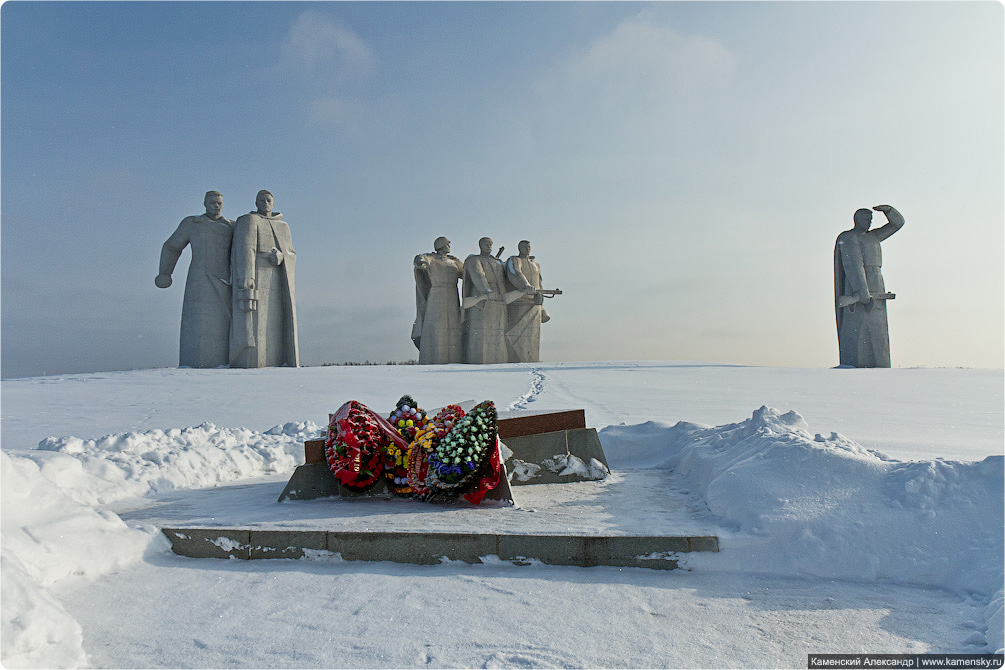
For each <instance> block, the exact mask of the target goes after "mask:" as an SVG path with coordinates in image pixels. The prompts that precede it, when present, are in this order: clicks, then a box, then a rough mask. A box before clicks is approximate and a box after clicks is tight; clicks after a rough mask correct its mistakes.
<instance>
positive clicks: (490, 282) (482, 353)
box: [461, 237, 507, 364]
mask: <svg viewBox="0 0 1005 670" xmlns="http://www.w3.org/2000/svg"><path fill="white" fill-rule="evenodd" d="M478 250H479V253H478V254H472V255H470V256H468V257H467V258H466V259H465V260H464V281H463V283H462V289H461V311H462V316H461V321H462V322H463V328H462V332H463V340H464V362H465V363H475V364H478V363H505V362H507V354H506V303H505V302H504V301H503V300H504V296H505V293H506V284H505V276H504V271H503V263H502V261H500V260H499V259H498V258H496V257H495V256H493V255H492V238H489V237H483V238H482V239H480V240H478ZM500 251H501V250H500Z"/></svg>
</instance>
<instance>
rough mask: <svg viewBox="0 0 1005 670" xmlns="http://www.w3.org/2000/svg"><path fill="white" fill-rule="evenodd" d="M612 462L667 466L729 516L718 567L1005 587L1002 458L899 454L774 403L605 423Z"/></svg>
mask: <svg viewBox="0 0 1005 670" xmlns="http://www.w3.org/2000/svg"><path fill="white" fill-rule="evenodd" d="M600 436H601V441H602V442H603V444H604V450H605V452H606V453H607V455H608V459H609V461H610V462H611V464H612V467H640V466H648V467H663V468H668V469H671V470H672V471H673V472H672V474H671V475H668V476H672V477H676V478H683V479H684V480H686V482H687V483H686V486H687V487H689V488H690V489H691V490H692V491H694V492H696V493H697V494H698V495H700V496H701V498H702V499H703V501H704V503H705V504H706V505H707V507H708V509H709V510H710V511H711V513H712V514H713V515H715V516H716V517H718V518H719V519H720V520H721V521H722V522H723V525H724V526H726V527H728V528H734V529H736V531H735V534H734V535H733V536H732V537H728V536H727V537H724V538H723V542H722V544H723V551H722V552H721V553H720V554H716V555H715V556H707V557H706V556H702V557H697V558H695V559H694V560H695V561H698V562H700V563H701V564H702V565H703V566H705V567H707V568H709V569H729V570H733V569H736V570H745V571H755V572H765V573H774V574H795V575H800V574H802V575H810V576H816V577H824V578H831V579H850V580H890V581H894V582H902V583H914V584H923V585H928V586H936V587H940V588H946V589H950V590H954V591H960V592H966V593H980V594H983V595H984V596H985V597H987V598H990V597H991V596H992V595H993V594H995V593H996V592H997V591H999V590H1000V589H1001V588H1002V582H1003V570H1002V564H1001V547H1002V544H1003V528H1005V520H1003V511H1002V505H1001V501H1002V499H1003V465H1005V461H1003V458H1002V457H1001V456H991V457H988V458H987V459H985V460H983V461H979V462H954V461H943V460H937V461H911V462H902V461H896V460H893V459H891V458H889V457H887V456H885V455H884V454H882V453H880V452H878V451H876V450H872V449H867V448H865V447H863V446H862V445H859V444H857V443H855V442H853V441H852V440H849V439H848V438H846V437H843V436H841V435H839V434H837V433H831V434H830V435H829V436H827V437H824V436H823V435H820V434H816V435H814V434H811V433H810V432H809V430H808V426H807V425H806V422H805V421H804V420H803V418H802V417H801V416H800V415H799V414H797V413H796V412H786V413H781V412H779V411H778V410H776V409H772V408H770V407H761V408H760V409H758V410H756V411H755V412H754V413H753V415H752V416H751V418H750V419H748V420H746V421H743V422H740V423H735V424H728V425H724V426H717V427H712V428H710V427H704V426H699V425H696V424H690V423H684V422H681V423H678V424H676V425H670V424H666V423H659V422H648V423H645V424H641V425H638V426H611V427H608V428H605V429H604V430H602V431H601V433H600Z"/></svg>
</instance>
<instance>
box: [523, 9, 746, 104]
mask: <svg viewBox="0 0 1005 670" xmlns="http://www.w3.org/2000/svg"><path fill="white" fill-rule="evenodd" d="M734 67H735V58H734V56H733V55H732V53H731V52H730V51H729V49H727V48H726V47H725V46H723V45H722V44H721V43H719V42H717V41H716V40H714V39H711V38H709V37H705V36H702V35H685V34H682V33H680V32H678V31H677V30H674V29H673V28H671V27H669V26H666V25H661V24H659V23H655V22H653V21H650V20H648V19H647V18H646V16H645V14H639V15H636V16H633V17H629V18H628V19H626V20H624V21H623V22H621V23H620V24H619V25H618V26H617V27H616V28H615V29H614V30H613V31H611V32H610V33H609V34H607V35H604V36H602V37H600V38H598V39H597V40H595V41H594V42H593V43H591V44H590V45H588V46H587V47H586V48H585V49H582V50H580V51H577V52H576V53H574V54H572V55H571V56H570V57H569V58H568V59H566V60H565V61H563V62H561V63H559V64H558V65H557V66H556V67H554V68H552V69H551V70H550V71H549V72H547V73H546V74H545V76H544V77H543V78H542V79H541V80H540V81H539V82H538V84H537V86H536V89H535V94H536V97H537V98H538V99H539V102H540V104H541V106H542V107H543V108H544V110H543V111H545V112H546V113H551V114H555V115H558V116H561V117H565V118H568V117H570V116H572V117H575V116H578V115H581V114H585V113H588V112H589V111H590V110H594V111H596V112H608V113H611V114H612V119H611V120H614V118H613V117H618V120H620V121H626V122H627V121H632V120H633V118H634V117H640V116H641V117H642V118H652V114H653V112H664V113H665V112H668V111H674V110H679V109H680V108H681V107H682V106H683V107H686V108H688V109H692V108H693V107H694V105H695V104H698V105H699V106H701V101H702V100H704V99H705V98H707V97H709V96H711V95H714V94H717V93H718V92H720V91H722V90H723V89H724V88H725V87H726V86H727V85H728V84H729V83H730V81H731V79H732V74H733V70H734Z"/></svg>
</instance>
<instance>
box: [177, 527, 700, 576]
mask: <svg viewBox="0 0 1005 670" xmlns="http://www.w3.org/2000/svg"><path fill="white" fill-rule="evenodd" d="M162 530H163V533H164V535H166V536H167V537H168V539H169V540H171V548H172V550H173V551H174V552H175V553H176V554H180V555H182V556H191V557H194V558H237V559H244V560H251V559H263V558H303V557H305V556H312V557H320V556H324V555H328V556H331V557H334V558H340V559H342V560H347V561H393V562H396V563H416V564H437V563H441V562H444V561H463V562H465V563H483V562H486V561H487V560H492V559H493V558H494V559H498V560H502V561H509V562H512V563H517V564H526V565H529V564H532V563H535V562H538V563H544V564H548V565H575V566H582V567H594V566H598V565H606V566H615V567H634V568H655V569H659V570H672V569H674V568H676V567H678V559H679V557H680V554H683V553H688V552H692V551H718V550H719V541H718V538H716V537H714V536H712V537H709V536H704V537H664V536H625V535H620V536H600V535H593V536H576V535H521V534H512V533H510V534H493V533H444V532H439V533H428V532H380V531H371V532H336V531H303V530H294V531H290V530H259V529H247V528H245V529H236V528H164V529H162Z"/></svg>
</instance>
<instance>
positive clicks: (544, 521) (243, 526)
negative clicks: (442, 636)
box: [107, 468, 721, 569]
mask: <svg viewBox="0 0 1005 670" xmlns="http://www.w3.org/2000/svg"><path fill="white" fill-rule="evenodd" d="M670 477H671V474H670V473H669V472H668V471H665V470H659V469H653V468H645V469H639V470H618V471H615V472H613V473H612V474H611V475H610V476H608V477H607V478H605V479H604V480H602V481H585V482H570V483H557V484H540V485H534V484H530V485H525V486H521V487H519V494H520V495H519V498H518V503H517V504H516V505H509V504H504V503H501V502H498V501H483V502H482V504H481V505H478V506H474V505H470V504H468V503H464V502H454V503H452V504H451V503H446V502H440V503H423V502H419V501H417V500H410V499H406V498H388V499H385V498H375V497H355V498H339V497H328V498H317V499H312V500H285V501H283V502H277V501H276V498H277V496H278V494H279V492H280V491H281V490H282V489H283V487H284V485H285V484H286V482H287V480H288V478H289V475H288V474H286V473H276V474H274V475H269V476H266V477H262V478H260V479H257V480H251V481H243V482H240V483H235V484H230V485H223V486H215V487H211V488H205V489H185V490H175V491H163V492H160V493H156V494H150V495H147V496H144V497H141V498H134V499H129V500H121V501H117V502H115V503H114V504H111V505H108V506H107V508H108V509H109V510H110V511H113V512H115V513H116V514H118V516H119V518H121V519H122V520H123V521H124V522H126V523H127V524H129V525H131V526H142V527H149V526H156V527H158V528H161V529H164V531H165V533H166V534H168V533H170V534H169V535H168V536H169V537H170V538H171V539H172V544H173V546H174V550H175V552H176V553H179V554H182V555H190V556H207V557H209V556H214V557H218V558H244V559H249V558H295V557H304V556H307V557H309V556H313V555H334V554H338V555H339V556H341V557H342V559H344V560H388V561H408V562H432V563H436V562H439V561H440V560H441V558H442V557H446V558H447V559H449V560H463V561H470V562H478V561H482V560H483V558H482V557H487V556H497V557H499V559H500V560H507V561H513V562H528V561H530V562H533V561H534V560H536V561H540V562H542V563H550V564H555V565H582V566H590V565H616V566H636V567H652V568H662V569H669V568H672V567H674V565H676V561H677V560H678V558H679V555H680V554H683V553H686V552H689V551H716V550H717V549H718V548H719V540H718V537H719V534H720V532H721V527H720V526H719V524H718V523H717V521H716V520H715V518H714V517H713V516H712V515H711V514H710V513H709V512H708V509H707V507H706V506H705V505H704V502H703V501H702V500H701V497H700V496H699V495H697V494H696V493H694V492H691V491H688V490H682V489H680V488H677V487H674V486H673V485H672V483H671V482H672V480H671V479H670ZM182 535H184V536H185V537H182Z"/></svg>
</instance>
